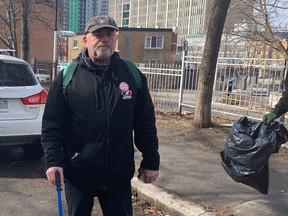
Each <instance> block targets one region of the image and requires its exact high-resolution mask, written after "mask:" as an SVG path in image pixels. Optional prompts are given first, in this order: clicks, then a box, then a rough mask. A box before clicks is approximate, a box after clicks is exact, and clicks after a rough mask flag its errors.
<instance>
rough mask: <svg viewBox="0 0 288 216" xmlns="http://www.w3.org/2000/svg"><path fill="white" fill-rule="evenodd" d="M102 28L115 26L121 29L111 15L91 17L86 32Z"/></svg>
mask: <svg viewBox="0 0 288 216" xmlns="http://www.w3.org/2000/svg"><path fill="white" fill-rule="evenodd" d="M100 28H113V29H115V30H116V31H119V29H118V27H117V24H116V22H115V20H114V19H113V18H112V17H110V16H94V17H91V18H90V19H89V20H88V22H87V24H86V27H85V32H93V31H96V30H98V29H100Z"/></svg>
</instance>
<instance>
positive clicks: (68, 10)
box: [58, 0, 108, 34]
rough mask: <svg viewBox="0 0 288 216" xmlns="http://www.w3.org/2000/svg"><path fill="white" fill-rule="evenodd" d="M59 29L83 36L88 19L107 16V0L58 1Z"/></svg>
mask: <svg viewBox="0 0 288 216" xmlns="http://www.w3.org/2000/svg"><path fill="white" fill-rule="evenodd" d="M58 1H59V3H58V7H59V13H58V18H59V24H60V26H59V29H60V30H69V31H73V32H75V33H77V34H84V29H85V25H86V22H87V21H88V19H89V18H90V17H92V16H95V15H107V14H108V0H58Z"/></svg>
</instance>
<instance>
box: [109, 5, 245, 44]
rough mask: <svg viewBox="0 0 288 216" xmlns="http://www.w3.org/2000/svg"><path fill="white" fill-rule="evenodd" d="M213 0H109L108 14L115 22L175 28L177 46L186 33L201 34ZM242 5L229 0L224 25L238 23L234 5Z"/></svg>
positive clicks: (125, 24)
mask: <svg viewBox="0 0 288 216" xmlns="http://www.w3.org/2000/svg"><path fill="white" fill-rule="evenodd" d="M213 2H214V1H213V0H173V1H171V0H110V1H109V15H110V16H112V17H114V19H115V21H116V22H117V24H118V26H121V27H143V28H175V29H176V30H177V33H178V42H177V43H178V46H180V45H181V43H182V42H183V41H184V40H185V38H186V36H187V35H197V34H204V33H206V31H207V28H208V23H209V18H210V15H211V10H212V6H213ZM241 7H244V6H243V3H241V1H240V0H232V1H231V7H230V8H231V9H230V10H229V11H228V15H227V19H226V27H227V28H234V25H235V24H237V23H241V22H242V20H243V18H241V14H240V13H235V11H236V9H239V8H241Z"/></svg>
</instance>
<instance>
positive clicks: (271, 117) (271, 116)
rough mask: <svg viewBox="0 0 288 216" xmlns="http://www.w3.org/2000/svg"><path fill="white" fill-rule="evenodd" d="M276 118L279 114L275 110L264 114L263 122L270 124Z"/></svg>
mask: <svg viewBox="0 0 288 216" xmlns="http://www.w3.org/2000/svg"><path fill="white" fill-rule="evenodd" d="M276 118H277V115H276V114H275V113H273V112H270V113H267V114H265V115H264V116H263V118H262V122H266V123H267V124H270V123H271V122H272V121H273V120H274V119H276Z"/></svg>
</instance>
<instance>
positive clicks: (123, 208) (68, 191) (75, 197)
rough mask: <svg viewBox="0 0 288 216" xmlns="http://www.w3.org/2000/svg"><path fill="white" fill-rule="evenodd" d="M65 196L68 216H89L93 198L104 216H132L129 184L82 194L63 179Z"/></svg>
mask: <svg viewBox="0 0 288 216" xmlns="http://www.w3.org/2000/svg"><path fill="white" fill-rule="evenodd" d="M65 196H66V202H67V205H68V214H69V216H91V212H92V209H93V205H94V197H98V200H99V203H100V206H101V209H102V212H103V215H104V216H132V215H133V213H132V212H133V210H132V197H131V196H132V192H131V182H130V181H128V182H125V183H123V184H120V185H117V186H113V187H111V188H109V189H107V190H98V191H91V192H83V191H80V190H78V189H77V188H75V187H74V186H73V185H72V184H71V183H70V182H69V181H67V179H65Z"/></svg>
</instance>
